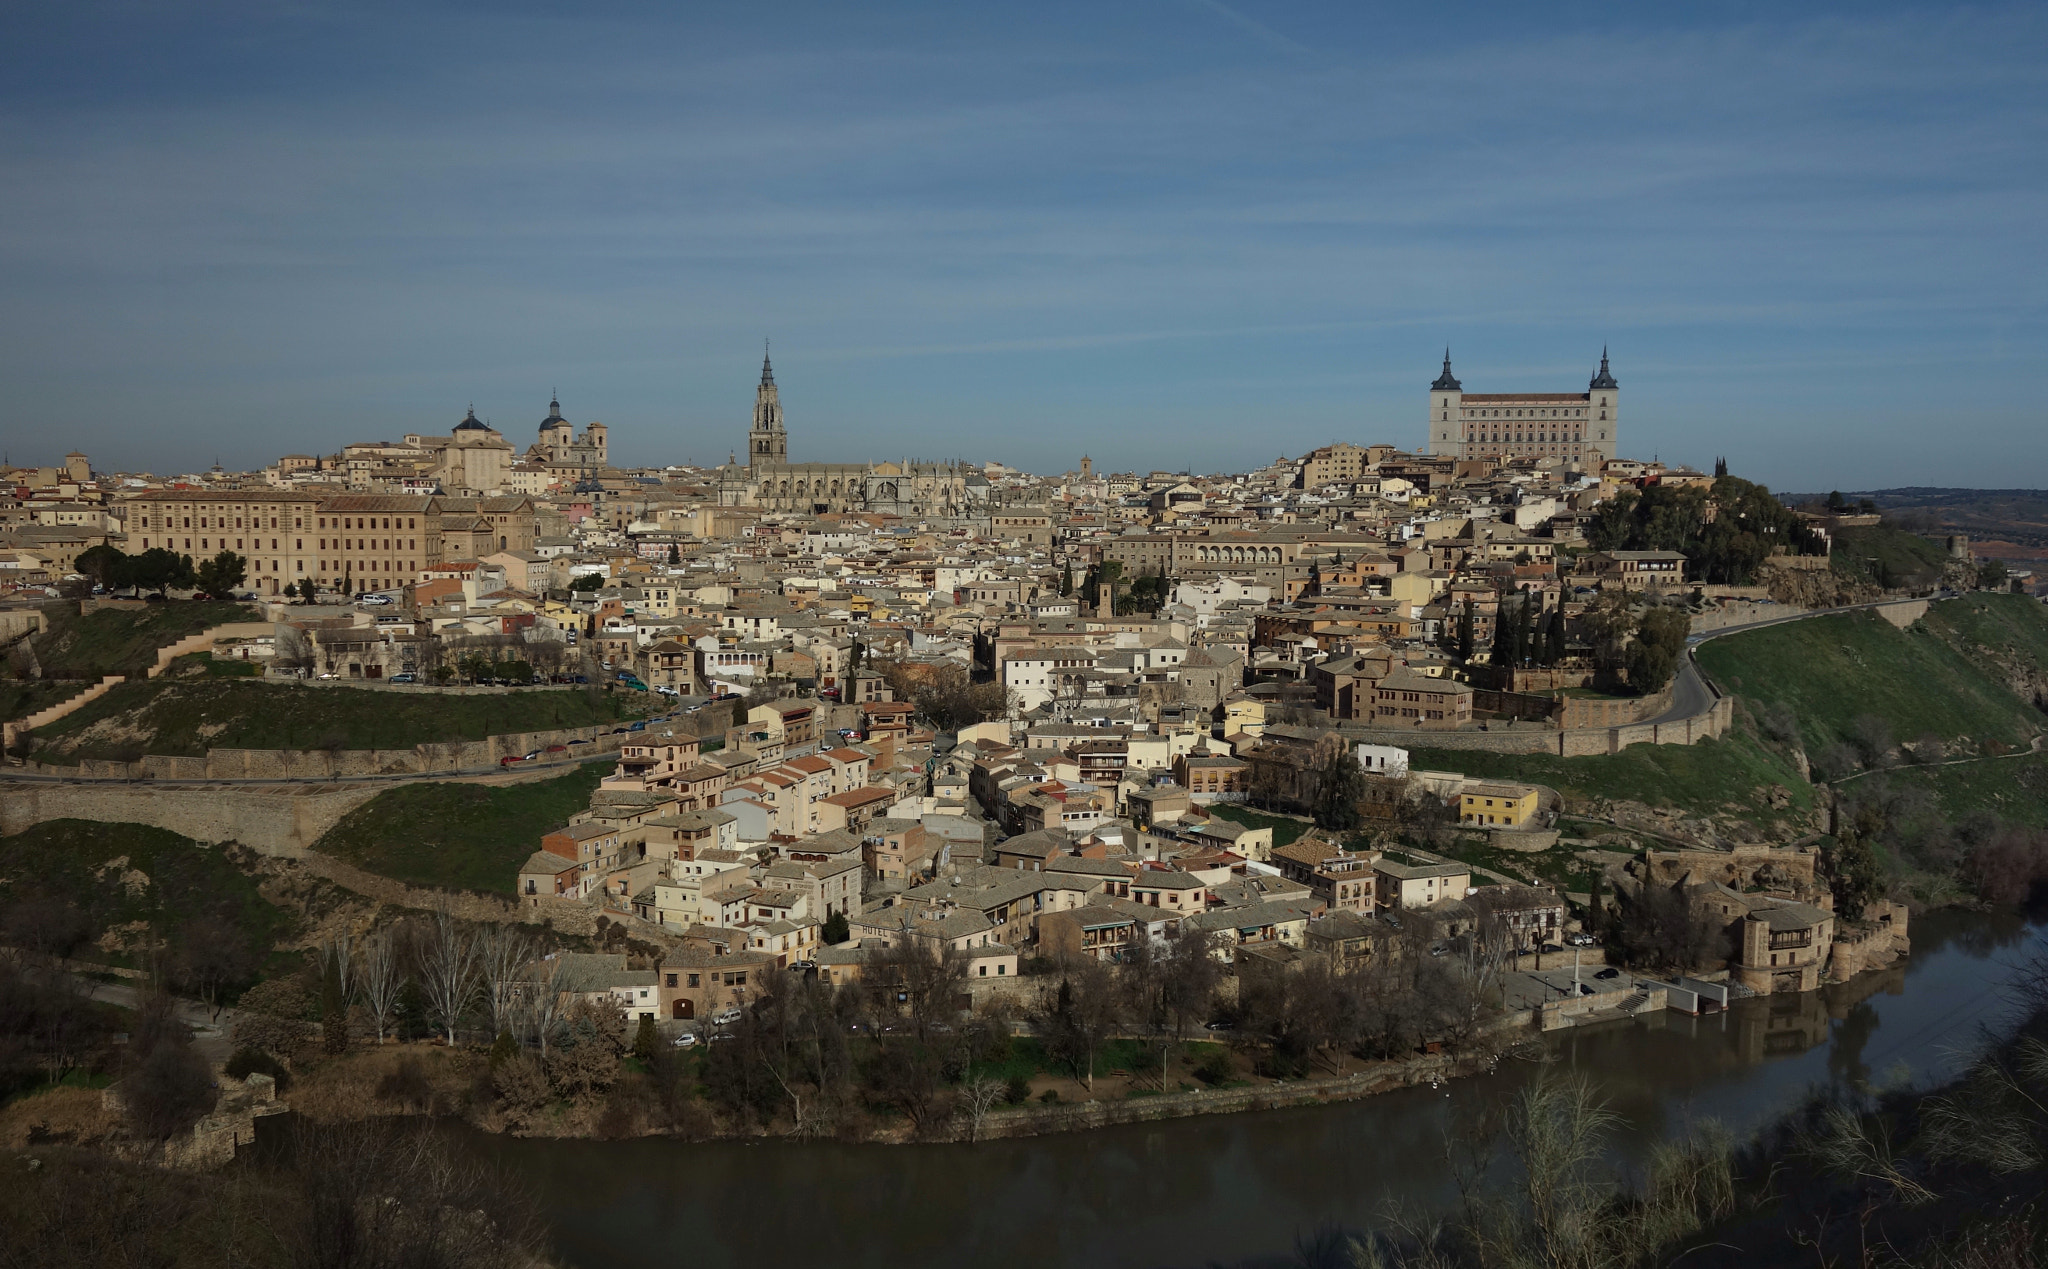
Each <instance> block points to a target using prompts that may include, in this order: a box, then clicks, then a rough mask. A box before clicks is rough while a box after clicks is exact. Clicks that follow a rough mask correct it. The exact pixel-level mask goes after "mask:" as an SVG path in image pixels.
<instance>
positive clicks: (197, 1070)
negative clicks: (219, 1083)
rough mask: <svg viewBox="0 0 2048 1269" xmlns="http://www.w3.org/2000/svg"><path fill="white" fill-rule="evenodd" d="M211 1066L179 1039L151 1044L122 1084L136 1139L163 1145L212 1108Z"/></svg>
mask: <svg viewBox="0 0 2048 1269" xmlns="http://www.w3.org/2000/svg"><path fill="white" fill-rule="evenodd" d="M217 1099H218V1094H217V1093H216V1091H215V1089H214V1087H213V1068H212V1067H211V1066H209V1065H208V1064H207V1061H206V1059H205V1058H203V1057H201V1056H199V1054H198V1052H197V1051H195V1050H194V1049H193V1048H192V1046H191V1044H189V1043H188V1042H186V1041H185V1040H184V1039H183V1038H182V1037H178V1038H167V1039H164V1040H162V1041H159V1042H158V1043H157V1044H155V1045H154V1046H152V1047H151V1048H150V1049H149V1051H148V1052H146V1053H145V1054H143V1056H142V1058H141V1060H140V1061H138V1062H137V1063H136V1064H135V1068H134V1070H132V1071H131V1072H129V1074H128V1077H127V1078H126V1079H124V1080H122V1081H121V1104H122V1106H123V1107H124V1108H125V1109H126V1110H127V1112H128V1120H129V1122H130V1123H131V1124H133V1125H134V1128H135V1132H136V1135H138V1136H141V1137H146V1138H150V1139H152V1140H156V1141H167V1140H169V1139H170V1138H172V1137H175V1136H177V1135H178V1134H180V1133H182V1132H185V1131H187V1130H189V1129H190V1128H191V1127H192V1125H193V1124H196V1123H198V1122H199V1118H200V1116H202V1115H204V1114H205V1113H206V1112H207V1111H210V1110H212V1109H213V1104H214V1102H215V1101H216V1100H217Z"/></svg>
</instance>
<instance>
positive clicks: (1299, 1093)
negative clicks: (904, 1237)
mask: <svg viewBox="0 0 2048 1269" xmlns="http://www.w3.org/2000/svg"><path fill="white" fill-rule="evenodd" d="M1492 1062H1493V1059H1492V1058H1484V1059H1469V1058H1468V1059H1463V1060H1460V1059H1457V1058H1453V1057H1450V1056H1448V1055H1442V1054H1438V1055H1432V1056H1427V1057H1415V1058H1409V1059H1407V1060H1405V1061H1400V1062H1380V1063H1375V1064H1373V1065H1372V1066H1371V1067H1370V1068H1368V1069H1366V1070H1364V1071H1361V1072H1359V1073H1358V1074H1356V1075H1347V1076H1344V1077H1342V1078H1339V1079H1309V1080H1287V1081H1284V1082H1275V1083H1270V1084H1268V1083H1263V1082H1261V1083H1256V1084H1248V1085H1245V1086H1243V1087H1240V1088H1213V1089H1198V1090H1195V1091H1192V1092H1185V1093H1161V1094H1158V1095H1156V1096H1150V1097H1126V1098H1121V1099H1118V1100H1115V1101H1088V1102H1067V1103H1057V1104H1054V1105H1050V1106H1044V1105H1041V1106H1030V1107H1018V1108H1016V1109H1013V1110H998V1111H991V1112H990V1113H989V1115H988V1116H987V1118H985V1119H984V1120H983V1121H982V1124H981V1128H980V1133H979V1135H980V1136H981V1137H983V1138H990V1137H1035V1136H1039V1135H1041V1134H1044V1133H1054V1132H1086V1131H1089V1130H1090V1129H1095V1128H1107V1127H1111V1126H1112V1125H1115V1124H1141V1123H1149V1122H1151V1121H1153V1120H1158V1119H1182V1118H1186V1117H1188V1116H1191V1115H1230V1114H1236V1113H1237V1112H1239V1111H1246V1110H1276V1109H1279V1108H1280V1107H1283V1106H1315V1105H1324V1104H1327V1103H1330V1102H1348V1101H1356V1100H1358V1099H1359V1098H1361V1097H1370V1096H1372V1095H1373V1094H1375V1093H1385V1092H1390V1091H1392V1090H1394V1089H1397V1088H1410V1087H1413V1086H1414V1085H1417V1084H1436V1083H1441V1082H1443V1081H1444V1080H1448V1079H1454V1078H1456V1077H1458V1076H1460V1075H1472V1074H1476V1073H1478V1072H1479V1071H1481V1070H1484V1069H1487V1068H1488V1067H1489V1066H1490V1065H1491V1064H1492Z"/></svg>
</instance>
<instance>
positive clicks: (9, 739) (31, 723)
mask: <svg viewBox="0 0 2048 1269" xmlns="http://www.w3.org/2000/svg"><path fill="white" fill-rule="evenodd" d="M127 681H128V680H127V679H126V677H125V676H123V675H119V674H109V675H106V676H105V677H103V678H101V679H100V681H99V682H97V683H95V684H93V685H92V686H91V687H88V688H86V689H85V690H84V691H83V692H80V693H79V694H78V695H76V696H67V697H65V698H64V699H63V700H61V701H58V702H57V703H56V704H55V705H51V706H49V707H48V708H46V709H41V710H37V711H36V712H35V713H33V714H30V715H29V716H28V717H27V718H22V719H17V720H15V721H14V722H11V723H7V724H4V728H5V732H6V738H5V745H6V748H8V749H12V748H13V747H14V738H15V736H17V735H19V734H20V733H22V732H24V731H34V730H35V729H36V728H38V727H47V726H49V725H50V724H51V723H54V722H56V721H57V720H58V719H60V718H63V717H64V716H65V715H67V714H71V713H74V712H76V711H77V710H81V709H84V708H85V707H86V706H87V705H90V704H92V703H93V702H94V701H96V700H98V699H99V698H100V697H102V696H105V695H106V694H107V693H108V692H109V691H112V690H113V687H114V685H115V684H116V683H125V682H127Z"/></svg>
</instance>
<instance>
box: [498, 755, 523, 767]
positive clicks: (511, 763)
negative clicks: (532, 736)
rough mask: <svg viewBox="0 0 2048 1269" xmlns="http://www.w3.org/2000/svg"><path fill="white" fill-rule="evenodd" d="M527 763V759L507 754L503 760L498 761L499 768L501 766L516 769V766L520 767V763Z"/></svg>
mask: <svg viewBox="0 0 2048 1269" xmlns="http://www.w3.org/2000/svg"><path fill="white" fill-rule="evenodd" d="M525 761H526V759H524V758H521V757H520V756H518V755H517V754H509V753H508V754H506V755H505V756H504V757H502V758H500V759H498V765H499V766H501V767H516V766H518V765H519V764H520V763H522V762H525Z"/></svg>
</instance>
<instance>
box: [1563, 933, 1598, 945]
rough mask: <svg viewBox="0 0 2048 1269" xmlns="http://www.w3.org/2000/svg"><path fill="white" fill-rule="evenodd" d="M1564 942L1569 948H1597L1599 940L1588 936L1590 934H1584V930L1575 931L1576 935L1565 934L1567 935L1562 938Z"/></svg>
mask: <svg viewBox="0 0 2048 1269" xmlns="http://www.w3.org/2000/svg"><path fill="white" fill-rule="evenodd" d="M1564 941H1565V943H1566V945H1568V946H1570V947H1598V946H1600V940H1599V939H1597V938H1594V937H1593V936H1592V935H1590V934H1588V933H1586V932H1585V931H1584V930H1580V931H1577V932H1576V933H1572V934H1567V935H1565V936H1564Z"/></svg>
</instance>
